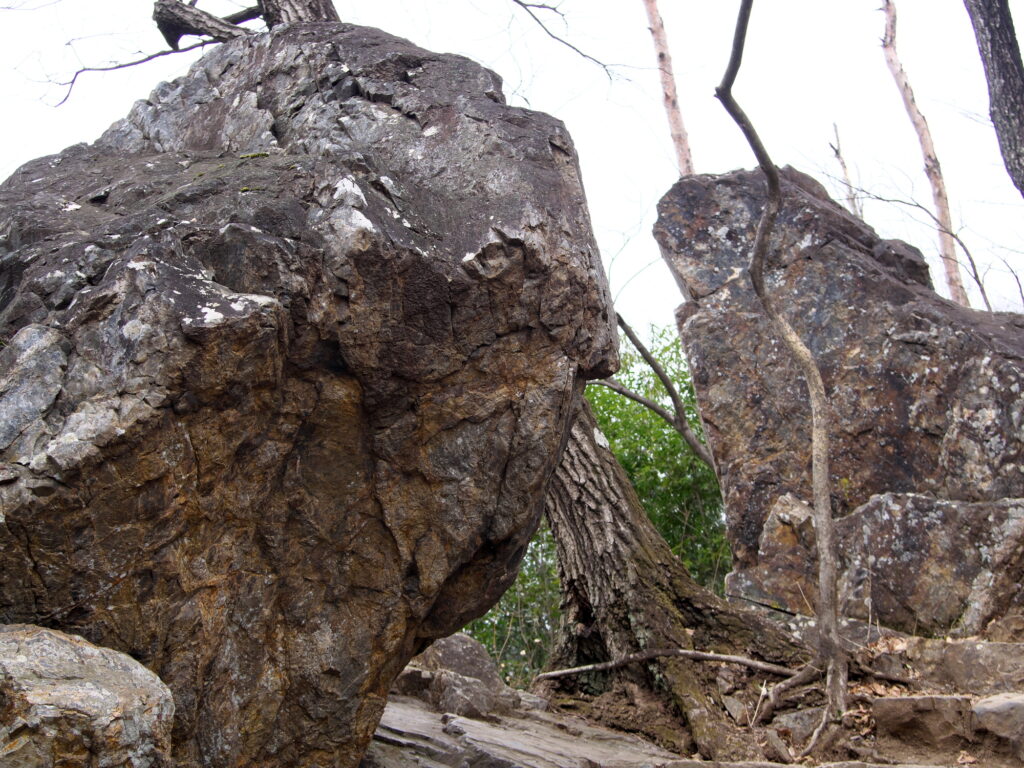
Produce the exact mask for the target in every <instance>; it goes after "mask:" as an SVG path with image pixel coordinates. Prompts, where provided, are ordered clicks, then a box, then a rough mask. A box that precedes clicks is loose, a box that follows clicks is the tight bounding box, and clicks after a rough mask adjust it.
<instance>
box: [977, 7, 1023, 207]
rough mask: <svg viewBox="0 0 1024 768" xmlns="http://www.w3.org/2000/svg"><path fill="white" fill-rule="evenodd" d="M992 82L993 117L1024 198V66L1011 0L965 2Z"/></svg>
mask: <svg viewBox="0 0 1024 768" xmlns="http://www.w3.org/2000/svg"><path fill="white" fill-rule="evenodd" d="M964 5H965V6H966V7H967V13H968V14H969V15H970V17H971V25H972V26H973V27H974V36H975V38H976V39H977V41H978V52H979V53H980V54H981V63H982V64H983V65H984V67H985V79H986V80H987V81H988V100H989V115H990V116H991V117H992V125H994V126H995V129H996V138H998V139H999V150H1000V152H1001V153H1002V155H1003V163H1005V164H1006V172H1007V173H1009V174H1010V178H1011V179H1012V180H1013V183H1014V186H1016V187H1017V189H1018V190H1020V193H1021V194H1022V195H1024V63H1022V61H1021V55H1020V44H1019V43H1018V42H1017V33H1016V32H1015V31H1014V28H1013V16H1011V15H1010V3H1009V0H964Z"/></svg>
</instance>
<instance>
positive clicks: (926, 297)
mask: <svg viewBox="0 0 1024 768" xmlns="http://www.w3.org/2000/svg"><path fill="white" fill-rule="evenodd" d="M763 189H764V188H763V181H762V178H761V176H760V174H759V172H756V171H755V172H735V173H731V174H727V175H724V176H719V177H709V176H697V177H692V178H688V179H684V180H681V181H680V182H679V183H678V184H676V185H675V187H673V188H672V190H671V191H670V192H669V193H668V194H667V195H666V196H665V198H664V199H663V200H662V202H661V205H660V208H659V211H660V217H659V221H658V224H657V226H656V230H655V231H656V236H657V238H658V240H659V243H660V245H661V247H662V251H663V254H664V256H665V258H666V260H667V262H668V263H669V266H670V267H671V269H672V271H673V274H674V275H675V277H676V279H677V281H678V282H679V285H680V288H681V289H682V291H683V294H684V296H686V297H687V299H688V301H687V303H686V304H684V305H683V307H681V309H680V312H679V321H680V329H681V334H682V336H683V340H684V344H685V346H686V348H687V353H688V355H689V357H690V361H691V365H692V368H693V374H694V383H695V387H696V390H697V396H698V401H699V404H700V408H701V414H702V416H703V418H704V421H705V424H706V427H707V434H708V439H709V441H710V444H711V447H712V449H713V451H714V454H715V458H716V461H717V463H718V470H719V473H720V476H721V481H722V486H723V492H724V496H725V502H726V510H727V517H728V523H729V535H730V538H731V542H732V545H733V551H734V555H735V567H736V569H737V570H736V572H734V574H733V576H732V578H731V580H730V583H729V586H730V591H734V592H740V593H743V594H745V595H746V596H749V597H752V598H754V599H756V600H759V601H761V602H769V603H773V604H778V605H779V606H780V607H783V608H785V609H787V610H790V611H807V610H808V608H809V606H811V605H813V603H814V595H815V591H816V590H815V587H814V582H815V577H814V575H813V574H814V568H813V563H811V559H812V556H811V554H810V551H811V549H810V548H811V547H813V527H812V526H811V524H810V521H809V520H805V519H804V516H803V515H802V513H801V512H800V508H801V506H802V504H801V502H802V501H803V502H806V501H809V500H810V497H811V493H810V439H809V435H810V425H809V421H810V411H809V407H808V405H807V394H806V388H805V386H804V384H803V381H802V379H801V377H800V376H799V374H798V373H797V372H796V368H795V366H794V365H793V364H792V363H791V362H790V360H789V356H788V354H787V352H786V350H785V348H784V347H783V346H782V344H781V343H780V342H778V341H776V340H775V339H774V338H773V336H772V334H771V332H770V330H769V329H768V327H767V323H766V322H765V321H764V319H763V315H762V313H761V310H760V307H759V306H758V304H757V302H756V297H755V296H754V294H753V291H752V289H751V288H750V286H749V279H748V278H747V276H746V274H745V272H744V270H745V268H746V265H747V262H748V258H749V248H750V243H751V242H752V239H753V233H754V229H755V228H756V225H757V220H758V217H759V215H760V211H761V208H762V205H763V201H764V191H763ZM783 189H784V195H785V203H784V205H783V209H782V211H781V214H780V217H779V220H778V223H777V225H776V231H775V234H774V237H773V241H772V251H771V256H770V259H769V265H768V266H769V274H768V284H769V289H770V291H771V292H772V293H773V294H774V295H775V296H776V297H779V300H780V303H781V305H782V307H783V308H784V310H785V313H786V315H787V317H788V318H789V320H790V322H791V323H792V324H793V325H794V327H795V328H796V329H797V331H798V332H799V333H800V335H801V336H802V338H803V339H804V340H805V341H806V342H807V343H808V344H809V346H810V348H811V350H812V352H813V353H814V354H815V356H816V358H817V360H818V364H819V366H820V367H821V369H822V374H823V376H824V379H825V384H826V388H827V390H828V391H829V393H830V396H831V399H832V405H833V410H834V428H833V434H832V453H831V457H830V458H831V470H832V480H833V488H834V495H833V508H834V510H835V512H836V514H837V515H839V516H841V517H845V516H847V515H850V516H851V517H850V519H849V521H847V520H844V521H843V522H842V523H841V524H840V526H841V527H842V529H843V531H844V532H845V533H844V534H843V535H844V536H845V538H844V539H843V542H844V543H843V544H842V545H841V547H840V549H841V551H843V552H844V554H845V555H846V556H847V573H846V576H845V578H846V579H847V584H848V586H849V587H850V589H851V590H853V592H854V594H852V595H851V603H850V606H851V612H852V613H854V614H858V612H859V613H863V614H867V613H869V612H870V613H871V615H872V617H873V619H880V620H881V621H882V622H883V623H888V624H889V625H891V626H895V627H897V628H901V629H906V630H914V629H917V630H922V629H924V630H926V631H934V632H944V631H947V630H948V629H950V628H951V627H955V628H960V629H962V630H964V631H968V632H975V631H978V630H980V629H982V628H984V627H986V626H988V625H989V624H990V623H991V622H993V621H996V624H997V625H998V626H999V627H1001V629H1000V630H999V631H1000V632H1002V634H1003V635H1004V637H1003V639H1014V638H1020V637H1024V634H1021V629H1020V620H1019V618H1018V617H1021V616H1024V593H1022V591H1021V574H1022V573H1024V525H1022V524H1024V519H1022V516H1021V509H1022V505H1021V502H1020V501H1019V500H1020V498H1021V497H1024V396H1022V390H1024V317H1022V316H1021V315H1015V314H1009V313H1003V314H994V315H989V314H986V313H981V312H973V311H970V310H968V309H964V308H962V307H959V306H957V305H954V304H951V303H950V302H948V301H945V300H943V299H941V298H939V297H938V296H937V295H936V294H935V293H934V292H933V291H932V290H931V285H930V282H929V279H928V275H927V268H926V266H925V264H924V261H923V260H922V258H921V256H920V254H919V253H918V252H917V251H916V250H915V249H913V248H911V247H910V246H907V245H905V244H903V243H900V242H895V241H886V240H881V239H880V238H879V237H878V236H877V235H876V234H875V233H874V231H873V230H871V229H870V228H869V227H867V226H866V225H865V224H864V223H863V222H861V221H859V220H857V219H855V218H853V217H852V216H851V215H850V214H848V213H847V212H846V211H845V210H844V209H842V208H840V207H839V206H838V205H836V204H835V203H833V202H832V201H831V200H829V199H828V197H827V195H826V193H825V191H824V190H823V189H822V188H821V187H820V185H818V184H817V183H816V182H814V181H813V180H811V179H809V178H808V177H806V176H803V175H802V174H799V173H797V172H795V171H792V170H790V169H787V170H785V171H784V173H783ZM787 494H789V495H791V498H789V499H787ZM773 510H774V512H773ZM936 595H941V598H942V599H941V600H934V599H933V598H934V597H935V596H936ZM968 604H970V605H971V606H972V607H971V609H970V610H968ZM865 618H866V615H865ZM995 630H996V626H995V625H993V629H992V631H995Z"/></svg>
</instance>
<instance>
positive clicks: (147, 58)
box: [54, 40, 217, 107]
mask: <svg viewBox="0 0 1024 768" xmlns="http://www.w3.org/2000/svg"><path fill="white" fill-rule="evenodd" d="M216 42H217V41H216V40H200V41H199V42H198V43H195V44H194V45H189V46H187V47H185V48H175V49H171V50H167V51H158V52H156V53H151V54H149V55H148V56H143V57H142V58H141V59H134V60H132V61H125V62H122V63H120V64H110V65H108V66H106V67H82V68H81V69H80V70H78V71H77V72H75V74H73V75H72V76H71V79H70V80H68V81H67V82H64V83H58V85H66V86H67V87H68V90H67V93H65V94H64V98H63V99H61V100H60V101H58V102H57V103H56V104H54V106H55V107H59V106H60V105H61V104H63V103H64V102H65V101H67V100H68V99H69V98H71V91H72V90H74V87H75V83H77V82H78V77H79V75H83V74H85V73H86V72H113V71H114V70H115V69H127V68H128V67H134V66H138V65H139V64H145V63H146V62H147V61H152V60H153V59H159V58H160V57H162V56H171V55H172V54H175V53H187V52H189V51H194V50H196V49H197V48H204V47H206V46H207V45H214V44H215V43H216Z"/></svg>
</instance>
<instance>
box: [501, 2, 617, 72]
mask: <svg viewBox="0 0 1024 768" xmlns="http://www.w3.org/2000/svg"><path fill="white" fill-rule="evenodd" d="M512 2H513V3H515V4H516V5H518V6H519V7H520V8H522V9H523V10H524V11H526V12H527V13H528V14H529V15H530V18H531V19H533V20H534V21H535V22H537V25H538V26H539V27H540V28H541V29H543V30H544V33H545V34H546V35H547V36H548V37H550V38H551V39H552V40H556V41H558V42H559V43H561V44H562V45H564V46H565V47H566V48H568V49H569V50H571V51H574V52H576V53H577V54H579V55H580V56H582V57H583V58H584V59H586V60H587V61H592V62H593V63H594V64H597V66H599V67H600V68H601V69H603V70H604V74H605V75H606V76H607V78H608V79H609V80H611V79H612V70H611V67H609V66H608V65H607V64H605V63H604V62H603V61H601V60H599V59H595V58H594V57H593V56H591V55H590V54H589V53H584V52H583V51H581V50H580V49H579V48H577V47H576V46H575V45H573V44H572V43H570V42H569V41H568V40H566V39H565V38H564V37H559V36H558V35H556V34H555V33H554V32H552V31H551V30H550V29H549V28H548V25H547V24H545V23H544V22H543V21H542V20H541V19H540V17H539V16H537V14H535V13H534V12H533V9H534V8H538V9H543V10H546V11H553V12H554V13H557V14H558V15H559V16H562V17H563V18H564V17H565V14H564V13H562V12H561V11H559V10H558V9H557V8H553V7H551V6H549V5H546V4H544V3H529V2H526V0H512Z"/></svg>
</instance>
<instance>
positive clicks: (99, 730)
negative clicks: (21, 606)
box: [0, 624, 174, 768]
mask: <svg viewBox="0 0 1024 768" xmlns="http://www.w3.org/2000/svg"><path fill="white" fill-rule="evenodd" d="M173 717H174V701H173V699H172V698H171V692H170V691H169V690H168V689H167V686H166V685H164V684H163V683H162V682H161V681H160V678H158V677H157V676H156V675H154V674H153V673H152V672H150V671H149V670H148V669H146V668H145V667H143V666H142V665H141V664H139V663H138V662H137V661H135V660H134V659H132V658H130V657H128V656H126V655H124V654H123V653H118V652H117V651H112V650H110V649H109V648H97V647H96V646H95V645H92V644H91V643H88V642H86V641H85V640H83V639H82V638H80V637H75V636H74V635H65V634H63V633H61V632H55V631H53V630H51V629H43V628H41V627H33V626H26V625H17V624H15V625H10V626H0V765H3V766H5V768H113V767H114V766H116V768H170V767H171V766H172V765H173V763H172V762H171V760H170V747H171V722H172V720H173Z"/></svg>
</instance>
